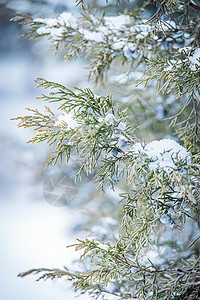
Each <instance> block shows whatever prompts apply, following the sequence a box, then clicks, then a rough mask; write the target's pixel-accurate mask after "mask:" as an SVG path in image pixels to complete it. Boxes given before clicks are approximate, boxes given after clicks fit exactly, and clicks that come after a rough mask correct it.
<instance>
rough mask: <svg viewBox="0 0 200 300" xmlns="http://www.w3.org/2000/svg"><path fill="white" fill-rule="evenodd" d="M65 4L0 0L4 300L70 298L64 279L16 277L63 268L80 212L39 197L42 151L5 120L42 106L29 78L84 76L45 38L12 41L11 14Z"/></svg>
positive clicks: (69, 80)
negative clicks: (29, 108) (44, 279)
mask: <svg viewBox="0 0 200 300" xmlns="http://www.w3.org/2000/svg"><path fill="white" fill-rule="evenodd" d="M34 2H35V3H34ZM64 2H65V5H63V1H60V2H59V1H52V0H51V1H49V5H45V2H44V1H17V0H15V1H2V0H1V1H0V99H1V110H0V114H1V116H0V118H1V127H0V137H1V143H0V159H1V168H0V189H1V199H0V201H1V202H0V203H1V209H0V227H1V230H0V244H1V247H0V266H1V274H0V295H1V297H0V298H1V299H4V300H11V299H15V300H18V299H20V300H27V299H29V300H35V299H37V300H40V299H42V300H47V299H48V300H53V299H54V300H55V299H59V300H62V299H75V295H74V293H73V291H72V290H71V289H70V287H69V285H68V283H66V282H65V281H61V280H59V281H57V282H56V281H53V282H52V281H49V282H35V280H34V279H35V278H33V277H27V278H24V279H20V278H18V277H17V274H18V273H20V272H22V271H26V270H28V269H30V268H34V267H36V268H37V267H43V266H44V267H50V268H52V267H62V266H63V264H65V265H68V266H69V265H70V264H71V261H72V260H73V259H74V258H75V254H74V251H73V249H66V245H68V244H70V243H72V242H74V240H75V237H74V235H73V233H72V229H73V226H74V225H75V224H76V222H77V223H78V222H79V220H80V218H82V216H81V213H80V212H79V211H78V210H77V209H72V208H69V207H61V208H56V207H54V206H51V205H50V204H49V203H47V202H46V201H45V200H44V198H43V196H42V186H43V177H42V175H43V174H42V172H43V166H44V160H43V157H44V156H45V154H46V152H47V150H48V149H47V147H46V146H45V145H30V144H26V141H27V139H28V138H29V137H30V136H31V131H26V130H24V129H19V128H17V122H16V121H11V120H10V119H11V118H13V117H17V116H20V115H23V114H24V113H25V107H40V106H41V102H39V101H38V100H35V97H36V96H38V95H39V94H40V93H41V91H40V90H37V89H35V83H34V82H33V80H34V79H35V78H36V77H44V78H46V79H48V80H54V81H58V82H60V83H63V84H66V85H67V86H69V87H73V86H74V85H77V83H78V82H79V81H80V80H81V79H82V78H87V75H86V70H85V68H84V67H83V66H82V65H80V62H71V63H68V64H65V63H64V61H63V58H61V57H59V56H54V54H53V52H50V51H49V47H48V43H46V42H44V41H41V42H35V41H29V40H28V39H27V38H26V39H21V40H19V39H18V36H19V35H20V34H21V33H22V32H23V30H24V28H22V26H19V25H18V24H16V23H14V22H9V19H10V18H12V17H14V16H15V15H16V12H15V11H24V12H28V13H32V14H33V15H35V16H39V15H41V14H44V15H47V16H48V15H49V16H50V15H52V14H54V15H56V11H58V10H59V11H62V10H65V9H68V8H70V7H72V6H74V3H73V1H64ZM79 86H80V84H79ZM49 172H50V173H54V172H55V171H54V170H53V169H50V171H49ZM86 298H87V297H85V296H81V297H80V299H86Z"/></svg>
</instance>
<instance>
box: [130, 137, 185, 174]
mask: <svg viewBox="0 0 200 300" xmlns="http://www.w3.org/2000/svg"><path fill="white" fill-rule="evenodd" d="M130 151H132V152H133V153H135V154H136V155H137V154H139V153H141V154H144V155H147V156H148V158H149V159H150V160H151V162H149V169H150V170H158V169H162V170H164V171H165V172H166V173H168V174H170V173H171V172H172V171H173V170H174V169H177V166H176V165H175V163H176V162H177V161H179V160H181V159H186V162H187V164H190V163H191V158H190V153H189V152H188V151H187V150H186V149H185V148H184V147H182V146H181V145H179V144H178V143H177V142H176V141H174V140H172V139H162V140H160V141H158V140H155V141H153V142H151V143H149V144H147V145H146V146H142V144H141V143H136V144H135V145H133V146H132V147H131V148H130Z"/></svg>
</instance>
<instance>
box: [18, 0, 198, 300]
mask: <svg viewBox="0 0 200 300" xmlns="http://www.w3.org/2000/svg"><path fill="white" fill-rule="evenodd" d="M76 2H77V5H78V4H80V3H81V4H83V1H76ZM191 3H192V4H191ZM147 4H148V5H147ZM149 4H150V5H151V7H152V6H153V8H154V10H156V12H155V13H154V14H153V15H152V16H151V17H150V18H149V20H146V19H144V16H145V12H146V10H148V7H149ZM196 7H198V5H196V4H194V3H193V2H190V1H187V2H185V1H149V2H148V3H145V5H144V6H142V7H139V8H137V7H135V9H134V10H133V11H132V12H126V13H125V14H123V15H119V16H106V15H104V14H103V15H102V16H101V17H97V16H94V15H93V14H92V13H91V12H85V13H84V14H83V16H82V17H81V18H79V19H78V20H76V19H75V18H74V16H72V15H71V14H70V13H66V14H61V15H59V16H58V17H57V18H54V19H44V18H39V19H32V18H31V17H29V16H22V15H21V16H18V17H16V18H15V20H17V21H19V20H20V21H23V22H25V24H26V25H28V26H29V30H28V31H27V32H26V33H25V35H26V34H29V35H31V37H32V38H39V37H41V36H48V37H49V39H50V40H51V41H52V42H53V44H54V45H55V47H56V50H58V49H59V47H60V46H62V47H63V51H64V53H65V57H66V58H67V59H71V58H74V57H75V58H77V57H81V56H84V57H87V58H88V59H89V60H90V62H91V68H90V78H93V79H94V81H95V82H96V83H97V82H101V83H103V84H104V85H106V86H107V87H108V88H109V87H110V88H111V89H114V88H115V87H116V89H117V91H118V90H119V93H115V97H113V98H116V99H112V97H111V96H110V95H107V96H97V95H95V94H94V93H93V92H92V91H91V89H89V88H88V89H80V88H77V87H76V88H74V89H73V90H71V89H68V88H66V87H65V86H63V85H60V84H58V83H55V82H49V81H47V80H44V79H37V83H38V86H40V87H41V88H44V89H48V90H50V92H49V94H42V96H41V97H39V99H40V100H42V101H45V102H48V106H45V111H44V112H39V111H38V110H36V109H28V111H29V112H30V115H28V116H25V117H18V118H16V120H18V121H19V127H24V128H29V127H31V128H33V129H34V130H35V136H34V137H33V138H32V139H31V140H30V141H29V142H33V143H35V142H37V143H38V142H43V141H45V142H47V143H48V144H49V145H52V146H54V147H55V151H54V152H53V153H51V154H50V159H49V162H48V165H51V164H54V165H55V164H56V163H57V162H58V160H59V159H61V160H62V159H63V158H65V159H66V160H67V161H69V160H72V159H73V160H74V162H75V163H76V164H77V165H78V167H79V171H78V172H77V174H76V175H75V177H76V179H78V178H80V179H81V173H82V171H83V170H84V171H85V172H86V173H87V174H88V175H89V174H92V173H93V172H95V183H96V184H97V188H98V189H99V190H101V191H104V190H105V189H106V188H107V187H109V188H111V189H113V190H115V189H116V187H117V185H118V184H119V183H123V185H124V189H123V192H122V193H121V194H120V197H121V204H122V210H121V215H120V217H119V219H120V220H121V223H120V230H119V232H118V234H117V236H115V237H114V238H112V239H111V240H108V239H107V240H105V241H102V240H101V241H100V238H99V241H96V240H94V239H92V240H90V239H86V240H77V243H76V244H75V245H72V246H74V247H75V248H76V250H80V251H82V252H83V253H82V255H81V261H80V266H79V272H77V271H76V272H75V271H69V270H68V269H67V268H64V270H59V269H52V270H51V269H46V268H42V269H32V270H30V271H28V272H24V273H21V274H19V276H20V277H24V276H26V275H29V274H36V275H37V274H38V275H39V278H38V280H40V279H54V278H61V277H63V276H66V277H67V279H68V280H70V281H72V283H73V285H74V287H75V290H76V291H80V292H81V293H85V292H87V293H89V295H91V296H94V297H96V298H98V297H99V296H104V297H107V295H112V296H113V297H119V298H120V299H146V300H147V299H152V300H154V299H174V300H176V299H190V298H189V297H190V296H191V295H194V297H196V298H191V299H198V297H199V286H200V265H199V245H200V244H199V243H200V241H199V211H200V183H199V175H200V174H199V171H200V155H199V153H200V151H199V150H200V142H199V138H200V113H199V105H200V104H199V99H200V96H199V72H200V71H199V70H200V59H199V58H200V53H199V52H198V51H199V49H200V48H199V35H198V29H197V28H196V26H197V21H196V19H195V18H197V17H194V9H196ZM197 10H198V9H197ZM197 15H198V17H199V16H200V14H199V10H198V12H197ZM122 66H123V67H124V68H125V70H126V73H125V74H126V76H127V77H126V80H123V82H121V83H120V82H117V80H116V81H115V82H114V83H113V86H112V85H109V83H108V81H109V78H110V77H111V76H112V74H113V73H117V72H120V73H121V71H120V70H121V68H122ZM131 72H132V73H133V74H132V76H133V77H134V81H136V80H137V79H139V78H137V75H138V74H141V73H142V74H145V77H144V76H142V77H140V79H139V80H137V82H138V85H137V87H134V86H133V85H131V84H130V81H129V76H130V75H131ZM115 75H116V74H115ZM135 77H136V78H135ZM113 87H114V88H113ZM138 87H139V88H140V87H142V88H141V90H139V88H138ZM156 87H157V88H158V92H159V93H160V95H159V97H160V98H158V96H157V95H156V93H155V90H156ZM144 88H146V89H145V92H144ZM122 94H123V95H122ZM127 95H128V96H129V97H130V102H129V103H128V104H126V102H125V101H123V100H124V99H126V97H127ZM172 95H174V96H173V101H171V100H170V96H172ZM123 97H124V98H123ZM154 97H155V99H152V98H154ZM171 99H172V98H171ZM157 100H159V102H158V101H157ZM170 101H171V102H170ZM52 103H54V104H56V105H57V110H56V111H53V109H52V107H51V105H52ZM158 103H159V104H160V105H161V108H163V110H165V109H166V110H168V111H169V112H168V115H167V117H168V118H169V120H170V121H171V127H172V129H170V130H171V132H173V134H174V135H175V136H176V138H177V140H178V141H180V142H182V144H183V146H184V147H182V146H180V145H179V143H178V142H175V141H174V140H171V139H169V140H166V139H162V140H160V141H153V142H151V143H147V142H146V143H145V142H140V140H139V138H137V137H136V135H137V133H138V132H140V134H141V132H142V131H143V132H144V133H143V136H145V129H146V128H147V127H148V126H149V124H151V126H152V123H153V124H154V123H155V124H156V126H155V131H159V129H158V126H157V124H159V122H160V124H162V125H163V127H164V124H167V122H166V123H163V122H164V121H163V119H164V117H163V116H159V117H157V121H155V118H154V119H153V120H149V119H150V118H151V117H152V115H153V114H152V112H151V113H150V112H149V106H152V110H153V109H155V111H156V105H157V104H158ZM136 104H137V105H136ZM54 109H55V108H54ZM131 109H132V110H131ZM143 111H145V113H146V116H147V120H144V121H145V122H146V121H147V124H148V125H144V126H143V127H142V129H141V128H140V131H139V130H138V128H137V125H140V122H142V118H143V119H144V116H142V112H143ZM58 113H62V114H61V115H60V116H57V114H58ZM138 114H140V117H138ZM155 114H156V113H155ZM157 114H158V113H157ZM161 115H162V114H161ZM133 121H134V122H135V123H137V124H136V125H134V124H133ZM145 126H146V127H145ZM163 127H162V126H160V127H159V128H163ZM162 130H163V131H162V134H161V137H163V136H164V134H165V131H164V129H162ZM149 131H150V130H149ZM145 139H146V137H145ZM188 228H190V229H191V232H190V230H189V229H188ZM186 229H187V230H188V231H187V230H186ZM182 235H183V236H184V235H186V236H187V239H186V238H185V239H183V236H182ZM166 236H167V237H166ZM168 236H169V237H168ZM163 249H165V250H164V252H162V251H163ZM151 251H154V254H156V257H157V259H154V260H152V259H151ZM191 297H192V296H191Z"/></svg>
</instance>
